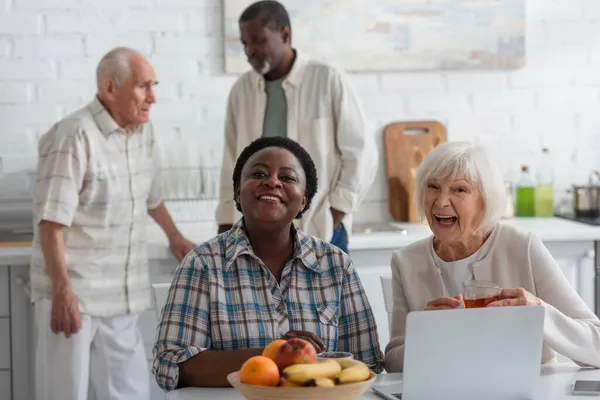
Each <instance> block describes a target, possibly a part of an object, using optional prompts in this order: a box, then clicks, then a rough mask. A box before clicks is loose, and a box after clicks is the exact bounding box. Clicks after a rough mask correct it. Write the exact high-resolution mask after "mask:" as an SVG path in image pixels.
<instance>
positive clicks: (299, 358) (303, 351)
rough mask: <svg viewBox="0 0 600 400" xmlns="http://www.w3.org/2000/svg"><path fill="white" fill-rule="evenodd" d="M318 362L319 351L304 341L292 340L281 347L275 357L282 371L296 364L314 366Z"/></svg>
mask: <svg viewBox="0 0 600 400" xmlns="http://www.w3.org/2000/svg"><path fill="white" fill-rule="evenodd" d="M316 362H317V351H316V350H315V348H314V346H313V345H312V344H310V343H309V342H307V341H306V340H304V339H300V338H292V339H288V341H287V342H285V343H284V344H282V345H281V346H279V348H278V349H277V354H276V355H275V363H276V364H277V366H278V367H279V369H280V370H282V371H283V370H284V369H285V368H286V367H289V366H290V365H294V364H314V363H316Z"/></svg>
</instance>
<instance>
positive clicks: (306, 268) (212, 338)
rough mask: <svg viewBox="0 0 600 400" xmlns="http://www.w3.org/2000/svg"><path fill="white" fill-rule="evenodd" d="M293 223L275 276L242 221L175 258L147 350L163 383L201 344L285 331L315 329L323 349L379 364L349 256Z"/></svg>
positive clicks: (260, 338) (221, 345) (234, 342)
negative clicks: (288, 249)
mask: <svg viewBox="0 0 600 400" xmlns="http://www.w3.org/2000/svg"><path fill="white" fill-rule="evenodd" d="M294 229H295V251H294V254H293V256H292V258H291V259H290V261H288V263H287V264H286V265H285V267H284V269H283V272H282V276H281V281H280V282H279V283H277V281H276V280H275V278H274V277H273V275H272V274H271V273H270V272H269V270H268V269H267V268H266V267H265V265H264V264H263V262H262V261H261V260H260V259H259V258H258V257H257V256H256V255H255V254H254V252H253V251H252V247H251V246H250V244H249V242H248V238H247V236H246V234H245V231H244V227H243V222H242V220H240V221H238V223H237V224H235V225H234V227H233V228H232V229H231V230H229V231H228V232H225V233H223V234H221V235H219V236H217V237H215V238H213V239H211V240H210V241H208V242H205V243H203V244H201V245H200V246H198V247H197V248H196V249H195V250H194V251H192V252H190V254H188V255H187V257H186V258H185V259H184V260H183V261H182V262H181V264H180V265H179V267H178V268H177V271H176V273H175V277H174V279H173V282H172V284H171V287H170V289H169V294H168V297H167V301H166V304H165V306H164V309H163V312H162V316H161V319H160V322H159V325H158V327H157V335H156V343H155V345H154V350H153V353H154V363H153V367H152V371H153V373H154V375H155V376H156V380H157V382H158V384H159V386H160V387H161V388H162V389H163V390H165V391H170V390H174V389H176V388H177V384H178V380H179V368H178V364H179V363H181V362H183V361H186V360H187V359H189V358H191V357H193V356H195V355H196V354H198V353H199V352H201V351H203V350H207V349H208V350H236V349H245V348H261V347H264V346H266V345H267V344H268V343H269V342H271V341H272V340H275V339H278V338H280V337H282V336H283V335H284V334H286V333H287V332H288V331H289V330H304V331H310V332H313V333H315V334H316V335H317V336H319V337H320V338H321V340H322V341H323V343H324V344H325V346H326V347H327V350H330V351H331V350H334V351H347V352H351V353H352V354H354V357H355V358H356V359H358V360H362V361H363V362H365V363H366V364H367V365H368V366H369V367H370V368H371V369H372V370H373V371H375V372H381V371H382V368H383V362H382V360H383V355H382V353H381V350H380V347H379V340H378V336H377V326H376V324H375V318H374V317H373V313H372V312H371V307H370V305H369V301H368V299H367V296H366V294H365V292H364V290H363V287H362V284H361V282H360V278H359V277H358V274H357V272H356V270H355V269H354V267H353V265H352V261H351V259H350V257H349V256H348V255H347V254H346V253H344V252H342V251H341V250H340V249H338V248H337V247H335V246H333V245H331V244H329V243H327V242H324V241H322V240H320V239H317V238H315V237H312V236H309V235H307V234H305V233H304V232H303V231H302V230H300V229H298V228H294ZM209 367H210V366H207V368H209Z"/></svg>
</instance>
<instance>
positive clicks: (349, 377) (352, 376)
mask: <svg viewBox="0 0 600 400" xmlns="http://www.w3.org/2000/svg"><path fill="white" fill-rule="evenodd" d="M335 361H337V363H338V364H340V367H342V371H341V372H340V373H339V374H338V375H337V376H336V378H335V383H336V384H344V383H353V382H361V381H365V380H367V379H369V376H371V372H370V371H369V367H367V364H365V363H363V362H362V361H358V360H351V359H346V358H340V359H336V360H335Z"/></svg>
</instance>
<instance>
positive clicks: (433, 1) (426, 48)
mask: <svg viewBox="0 0 600 400" xmlns="http://www.w3.org/2000/svg"><path fill="white" fill-rule="evenodd" d="M280 1H281V3H282V4H284V5H285V7H286V8H287V10H288V12H289V13H290V18H291V23H292V44H293V46H294V47H295V48H297V49H299V50H300V51H302V52H304V53H305V54H308V55H310V56H311V57H313V58H316V59H320V60H322V61H326V62H330V63H333V64H335V65H338V66H341V67H342V68H344V69H346V70H347V71H420V70H452V69H463V70H465V69H466V70H468V69H516V68H520V67H522V66H523V65H524V62H525V0H280ZM252 3H253V0H224V19H225V20H224V26H225V42H224V46H225V69H226V72H228V73H240V72H244V71H247V70H248V69H249V66H248V63H247V62H246V56H245V55H244V51H243V48H242V46H241V44H240V36H239V28H238V23H237V21H238V18H239V16H240V14H241V13H242V11H243V10H244V8H246V7H247V6H248V5H250V4H252Z"/></svg>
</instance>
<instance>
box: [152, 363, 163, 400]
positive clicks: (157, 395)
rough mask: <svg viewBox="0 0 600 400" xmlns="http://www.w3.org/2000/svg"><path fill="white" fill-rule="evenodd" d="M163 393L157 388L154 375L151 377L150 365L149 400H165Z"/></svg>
mask: <svg viewBox="0 0 600 400" xmlns="http://www.w3.org/2000/svg"><path fill="white" fill-rule="evenodd" d="M165 397H166V395H165V392H163V391H162V390H161V388H160V387H158V383H156V379H155V378H154V375H152V364H150V400H165Z"/></svg>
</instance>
